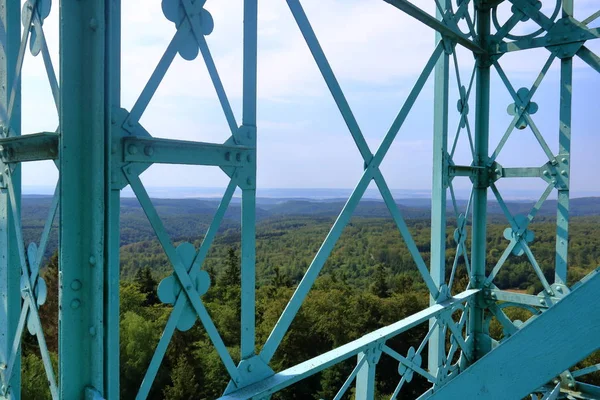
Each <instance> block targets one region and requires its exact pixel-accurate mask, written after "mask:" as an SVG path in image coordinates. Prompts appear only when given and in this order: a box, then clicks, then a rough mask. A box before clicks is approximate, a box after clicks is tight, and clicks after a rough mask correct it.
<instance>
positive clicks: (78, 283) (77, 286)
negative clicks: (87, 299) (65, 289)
mask: <svg viewBox="0 0 600 400" xmlns="http://www.w3.org/2000/svg"><path fill="white" fill-rule="evenodd" d="M71 289H73V290H74V291H78V290H79V289H81V281H80V280H79V279H75V280H73V282H71Z"/></svg>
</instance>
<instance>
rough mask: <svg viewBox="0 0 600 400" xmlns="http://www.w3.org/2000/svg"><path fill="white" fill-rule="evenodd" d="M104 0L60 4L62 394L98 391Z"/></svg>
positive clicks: (103, 180)
mask: <svg viewBox="0 0 600 400" xmlns="http://www.w3.org/2000/svg"><path fill="white" fill-rule="evenodd" d="M105 6H106V2H105V0H86V1H72V0H62V1H61V2H60V89H61V92H60V95H61V104H62V108H61V110H60V125H61V128H62V132H61V139H60V170H61V179H60V244H61V249H60V273H61V274H60V280H59V283H60V289H59V290H60V296H59V297H60V301H59V304H60V310H59V315H60V325H59V375H60V397H61V398H62V399H81V398H82V397H83V396H84V393H85V392H86V390H87V389H95V390H96V391H98V392H100V394H103V392H104V356H105V352H104V346H105V343H104V317H105V313H104V309H105V307H104V278H105V274H104V270H105V260H106V258H105V244H104V229H105V221H106V204H105V203H106V198H105V196H106V192H107V191H106V189H107V188H106V178H105V171H106V169H107V168H108V166H107V165H106V152H105V145H106V137H105V136H106V110H105V105H106V102H105V90H106V75H105V71H106V68H105V61H106V55H105V40H106V36H105V34H106V7H105Z"/></svg>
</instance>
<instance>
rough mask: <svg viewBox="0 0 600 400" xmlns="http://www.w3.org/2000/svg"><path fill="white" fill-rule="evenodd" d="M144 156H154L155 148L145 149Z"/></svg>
mask: <svg viewBox="0 0 600 400" xmlns="http://www.w3.org/2000/svg"><path fill="white" fill-rule="evenodd" d="M144 154H145V155H147V156H148V157H150V156H151V155H152V154H154V148H153V147H152V146H146V147H144Z"/></svg>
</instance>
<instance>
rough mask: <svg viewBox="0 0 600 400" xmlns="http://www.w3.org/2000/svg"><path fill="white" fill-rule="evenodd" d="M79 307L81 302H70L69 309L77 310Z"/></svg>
mask: <svg viewBox="0 0 600 400" xmlns="http://www.w3.org/2000/svg"><path fill="white" fill-rule="evenodd" d="M80 305H81V301H79V299H75V300H73V301H71V308H72V309H73V310H76V309H78V308H79V306H80Z"/></svg>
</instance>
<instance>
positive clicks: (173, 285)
mask: <svg viewBox="0 0 600 400" xmlns="http://www.w3.org/2000/svg"><path fill="white" fill-rule="evenodd" d="M177 255H178V256H179V259H180V260H181V263H182V264H183V265H184V266H185V268H186V270H187V271H188V273H189V272H191V269H192V265H193V263H194V258H196V249H195V248H194V245H193V244H191V243H187V242H185V243H182V244H180V245H179V246H178V247H177ZM192 282H193V284H194V287H195V289H196V291H197V292H198V294H199V295H200V296H202V295H203V294H204V293H206V292H207V291H208V288H209V287H210V277H209V275H208V272H206V271H204V270H200V271H199V272H198V274H197V275H196V277H195V279H193V280H192ZM182 289H183V288H182V287H181V283H180V282H179V279H177V277H176V276H175V275H174V274H171V275H169V276H167V277H166V278H164V279H163V280H162V281H161V282H160V284H159V285H158V290H157V291H158V298H159V300H160V301H162V302H163V303H165V304H171V305H173V304H175V302H176V301H177V298H178V297H179V296H184V298H185V307H184V309H183V311H182V313H181V316H180V317H179V321H177V329H179V330H180V331H187V330H189V329H190V328H191V327H192V326H194V323H196V317H197V314H196V311H195V310H194V307H193V306H192V304H191V303H190V300H189V299H188V298H187V296H186V294H185V293H184V292H183V291H182Z"/></svg>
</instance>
